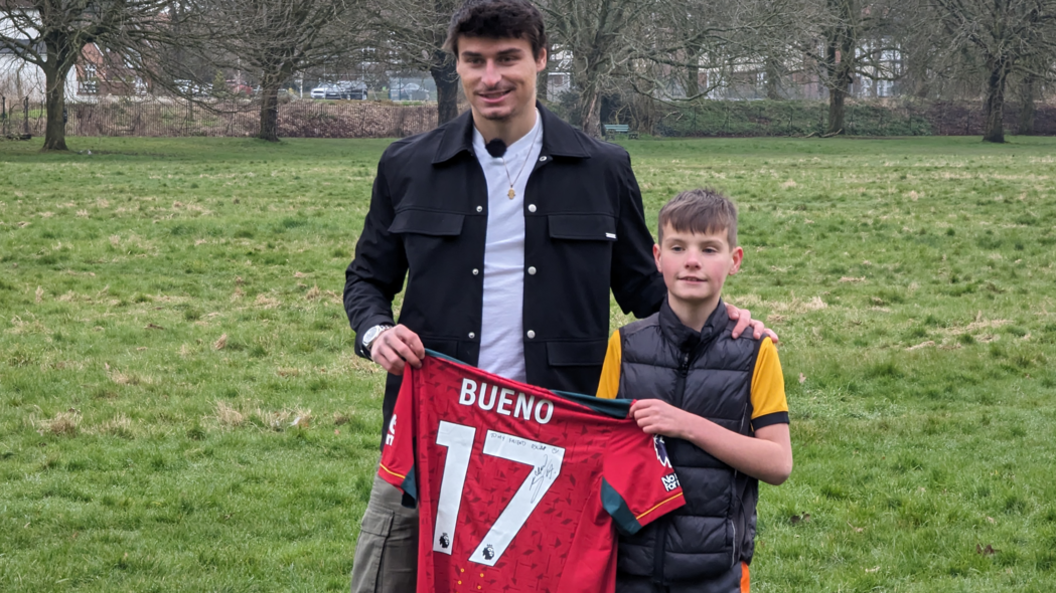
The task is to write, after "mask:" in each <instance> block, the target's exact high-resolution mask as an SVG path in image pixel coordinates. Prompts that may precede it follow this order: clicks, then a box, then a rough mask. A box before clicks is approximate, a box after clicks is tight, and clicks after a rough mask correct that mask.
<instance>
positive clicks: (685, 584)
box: [598, 189, 792, 593]
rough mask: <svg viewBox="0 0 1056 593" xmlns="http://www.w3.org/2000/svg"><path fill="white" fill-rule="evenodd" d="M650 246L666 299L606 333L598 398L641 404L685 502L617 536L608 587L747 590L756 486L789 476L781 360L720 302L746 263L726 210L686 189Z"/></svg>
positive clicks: (717, 200) (643, 420)
mask: <svg viewBox="0 0 1056 593" xmlns="http://www.w3.org/2000/svg"><path fill="white" fill-rule="evenodd" d="M658 241H659V243H658V244H657V245H654V246H653V256H654V258H655V260H656V267H657V268H658V269H659V270H660V273H661V274H662V275H663V277H664V282H665V283H666V284H667V300H666V301H665V302H664V303H663V305H662V306H661V309H660V312H659V313H656V314H654V315H652V316H651V317H648V318H646V319H643V320H641V321H637V322H634V323H631V324H629V325H627V326H625V327H623V328H620V329H619V330H618V331H617V332H616V333H614V334H613V335H612V338H611V339H610V340H609V349H608V353H607V355H606V357H605V366H604V369H603V371H602V378H601V384H600V385H599V387H598V397H604V398H613V397H621V398H627V399H636V400H638V401H636V402H635V403H634V405H633V406H632V407H631V413H632V414H633V415H634V418H635V420H637V421H638V425H639V426H640V427H641V428H642V429H643V430H644V431H645V432H647V433H650V434H655V435H660V436H658V437H657V455H659V456H661V459H663V456H664V455H665V452H664V451H665V448H666V455H667V456H668V459H669V460H670V462H671V464H673V466H674V468H675V470H676V471H677V473H678V477H679V479H680V481H681V482H682V489H683V492H684V493H685V497H686V505H685V506H684V507H683V508H682V509H680V510H678V511H675V512H673V513H671V514H670V515H667V516H666V517H664V518H663V519H660V520H658V521H656V522H654V523H652V524H650V525H648V526H647V527H646V528H645V529H643V530H642V531H640V532H638V533H637V534H636V535H634V536H630V537H623V536H621V538H620V543H619V552H618V560H617V571H618V572H617V576H616V581H617V584H616V591H617V593H632V592H633V593H638V592H643V593H645V592H648V593H657V592H662V593H690V592H694V593H696V592H701V593H703V592H707V593H711V592H722V593H733V592H743V591H748V582H749V580H748V564H749V563H750V562H751V560H752V551H753V548H754V538H755V517H756V515H755V505H756V501H757V499H758V484H759V483H758V480H763V481H764V482H767V483H768V484H774V485H777V484H781V483H782V482H784V481H785V479H787V478H788V475H789V473H790V472H791V471H792V445H791V442H790V440H789V432H788V405H787V403H786V401H785V388H784V378H783V377H782V374H781V364H780V362H779V361H778V358H777V350H776V349H775V348H774V345H773V342H771V341H770V338H764V339H763V340H762V341H758V340H754V339H753V338H752V337H751V336H748V335H745V336H742V337H741V338H740V339H733V338H732V337H731V336H730V330H731V329H732V328H733V323H732V322H731V321H730V319H729V317H728V316H727V315H726V307H725V306H722V305H721V304H720V303H721V294H722V285H723V283H724V282H725V281H726V277H727V276H728V275H730V274H735V273H737V271H738V269H740V266H741V260H742V258H743V257H744V252H743V250H742V249H741V248H740V247H738V246H737V209H736V208H735V207H734V205H733V203H732V202H730V200H728V199H727V198H726V197H724V196H722V195H720V194H718V193H717V192H715V191H712V190H707V189H697V190H691V191H686V192H682V193H681V194H679V195H677V196H675V198H674V199H672V200H671V201H670V202H668V203H667V205H665V206H664V207H663V208H662V209H661V210H660V224H659V239H658ZM663 437H667V439H666V442H665V441H664V439H663ZM661 445H666V447H665V446H661Z"/></svg>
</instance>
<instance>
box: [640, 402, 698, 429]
mask: <svg viewBox="0 0 1056 593" xmlns="http://www.w3.org/2000/svg"><path fill="white" fill-rule="evenodd" d="M689 415H690V414H689V412H686V411H685V410H680V409H678V408H676V407H675V406H672V405H671V404H669V403H667V402H665V401H661V400H658V399H639V400H636V401H635V402H634V403H633V404H631V417H633V418H634V420H635V421H636V422H637V423H638V427H639V428H641V429H642V430H643V431H645V432H646V433H647V434H659V435H663V436H665V437H674V438H684V437H683V430H684V429H685V428H686V422H687V416H689Z"/></svg>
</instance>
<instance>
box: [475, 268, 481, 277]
mask: <svg viewBox="0 0 1056 593" xmlns="http://www.w3.org/2000/svg"><path fill="white" fill-rule="evenodd" d="M478 274H480V270H478V269H477V268H473V275H474V276H476V275H478Z"/></svg>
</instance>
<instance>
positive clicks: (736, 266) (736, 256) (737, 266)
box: [730, 247, 744, 276]
mask: <svg viewBox="0 0 1056 593" xmlns="http://www.w3.org/2000/svg"><path fill="white" fill-rule="evenodd" d="M730 257H731V258H732V259H733V267H731V268H730V276H733V275H734V274H736V273H737V272H739V271H741V262H742V261H744V249H741V248H740V247H734V248H733V252H731V253H730Z"/></svg>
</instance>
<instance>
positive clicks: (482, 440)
mask: <svg viewBox="0 0 1056 593" xmlns="http://www.w3.org/2000/svg"><path fill="white" fill-rule="evenodd" d="M629 409H630V402H629V401H627V400H601V399H596V398H594V397H589V396H583V395H575V394H566V393H560V394H559V393H555V392H552V391H547V390H545V389H540V388H538V387H533V386H530V385H525V384H523V383H517V382H515V381H509V380H506V379H503V378H501V377H498V376H495V375H492V374H490V373H486V372H484V371H482V370H480V369H477V368H474V367H471V366H467V365H464V364H461V363H457V362H454V361H450V360H448V359H444V358H441V357H438V356H427V357H426V358H425V361H424V362H423V364H422V368H420V369H412V368H410V367H407V369H406V370H405V372H404V376H403V385H402V387H401V389H400V394H399V397H398V399H397V400H396V410H395V412H394V413H393V416H392V421H391V422H390V424H389V430H388V433H387V435H386V437H385V447H384V450H383V451H382V457H381V468H380V469H379V470H378V474H379V475H380V476H381V477H382V478H383V479H385V480H386V481H387V482H389V483H390V484H392V485H394V486H397V487H399V488H401V489H402V490H403V491H404V492H405V493H406V494H409V495H410V496H412V497H414V498H416V499H417V502H418V508H419V509H420V514H419V525H420V528H421V529H420V535H419V545H418V591H419V593H426V592H432V591H435V592H438V593H446V592H452V593H456V592H458V593H475V592H477V591H484V592H487V593H492V592H496V591H503V592H510V593H516V592H521V591H523V592H529V591H531V592H533V593H535V592H545V591H550V592H554V593H558V592H566V591H577V592H578V591H590V592H592V593H593V592H602V591H613V590H614V588H615V579H616V545H615V543H616V541H615V540H616V534H615V532H614V527H618V528H620V529H621V530H622V531H624V532H627V533H635V532H636V531H638V530H639V529H641V528H642V526H644V525H646V524H648V523H649V522H651V521H653V520H654V519H656V518H657V517H659V516H661V515H663V514H665V513H667V512H669V511H672V510H675V509H677V508H679V507H681V506H682V505H683V504H685V500H684V499H683V497H682V488H681V487H680V486H679V483H678V477H677V476H676V475H675V473H674V470H672V469H671V464H670V462H669V461H668V459H667V453H666V451H664V447H663V439H662V438H659V437H656V438H654V437H653V436H651V435H648V434H645V433H644V432H642V430H641V429H640V428H638V425H637V424H635V422H634V420H633V419H631V418H628V417H627V413H628V410H629Z"/></svg>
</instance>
